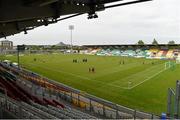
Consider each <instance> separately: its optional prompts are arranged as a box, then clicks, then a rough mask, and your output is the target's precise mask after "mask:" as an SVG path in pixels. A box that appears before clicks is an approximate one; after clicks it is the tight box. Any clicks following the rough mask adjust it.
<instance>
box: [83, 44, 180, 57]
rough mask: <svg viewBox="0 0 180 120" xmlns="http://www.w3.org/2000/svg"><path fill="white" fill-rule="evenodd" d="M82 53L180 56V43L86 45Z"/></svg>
mask: <svg viewBox="0 0 180 120" xmlns="http://www.w3.org/2000/svg"><path fill="white" fill-rule="evenodd" d="M83 48H84V50H81V51H80V52H81V54H91V55H101V56H103V55H105V56H129V57H137V58H149V59H153V58H154V59H177V58H180V44H174V45H168V44H159V45H152V44H146V45H134V44H129V45H84V46H83Z"/></svg>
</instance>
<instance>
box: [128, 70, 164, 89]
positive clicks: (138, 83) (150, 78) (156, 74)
mask: <svg viewBox="0 0 180 120" xmlns="http://www.w3.org/2000/svg"><path fill="white" fill-rule="evenodd" d="M165 70H167V69H163V70H161V71H159V72H158V73H156V74H154V75H152V76H150V77H148V78H147V79H145V80H143V81H142V82H140V83H138V84H136V85H134V86H132V87H130V88H129V89H133V88H135V87H137V86H139V85H141V84H143V83H144V82H146V81H148V80H150V79H152V78H154V77H156V76H157V75H159V74H160V73H162V72H164V71H165Z"/></svg>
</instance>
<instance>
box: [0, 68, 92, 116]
mask: <svg viewBox="0 0 180 120" xmlns="http://www.w3.org/2000/svg"><path fill="white" fill-rule="evenodd" d="M1 71H2V68H1ZM3 72H5V71H3ZM2 79H3V80H2ZM2 79H1V81H0V83H1V84H3V85H2V86H5V89H6V90H7V92H8V93H11V92H12V93H11V94H12V95H13V96H10V95H8V96H9V97H11V98H13V99H14V100H18V101H23V102H25V103H27V104H29V105H36V106H35V107H37V106H38V107H37V108H38V109H39V106H41V108H45V107H46V108H47V107H48V108H47V110H48V111H46V110H45V111H44V109H43V110H42V109H40V110H42V111H44V112H48V113H49V112H50V113H49V114H51V115H53V116H55V117H56V118H66V119H69V118H74V119H81V118H86V119H87V118H95V117H93V116H91V115H88V114H86V113H83V112H80V111H76V110H72V108H71V110H70V111H69V107H67V108H66V107H65V105H64V104H62V103H60V102H58V101H57V100H55V99H47V98H43V99H41V98H38V96H34V95H32V94H30V93H28V92H27V91H26V90H25V89H23V87H21V84H18V85H17V84H16V82H17V81H18V80H16V81H13V80H11V79H10V78H2ZM40 87H41V86H40ZM52 108H53V109H56V110H53V109H52Z"/></svg>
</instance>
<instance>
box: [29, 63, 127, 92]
mask: <svg viewBox="0 0 180 120" xmlns="http://www.w3.org/2000/svg"><path fill="white" fill-rule="evenodd" d="M26 64H29V65H33V66H39V67H41V68H43V69H46V70H51V71H55V72H60V73H64V74H68V75H71V76H74V77H78V78H81V79H86V80H89V81H94V82H97V83H102V84H104V85H106V86H112V87H118V88H121V89H129V88H127V87H120V86H118V85H113V84H108V83H106V82H102V81H98V80H93V79H90V78H88V77H84V76H80V75H76V74H73V73H69V72H64V71H62V70H54V69H50V68H46V67H42V66H40V65H36V64H33V63H26Z"/></svg>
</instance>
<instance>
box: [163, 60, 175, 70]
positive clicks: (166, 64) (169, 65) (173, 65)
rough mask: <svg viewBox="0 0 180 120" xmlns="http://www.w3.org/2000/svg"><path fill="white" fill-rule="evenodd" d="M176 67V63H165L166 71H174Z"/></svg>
mask: <svg viewBox="0 0 180 120" xmlns="http://www.w3.org/2000/svg"><path fill="white" fill-rule="evenodd" d="M175 66H176V63H175V62H171V61H169V62H165V70H166V69H169V68H171V69H174V68H175Z"/></svg>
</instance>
